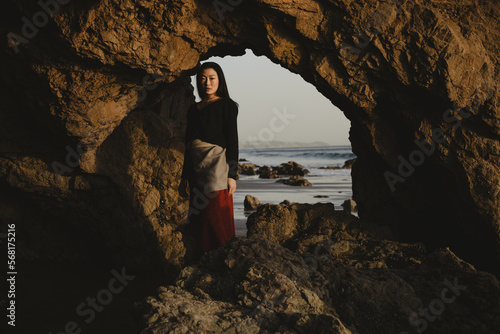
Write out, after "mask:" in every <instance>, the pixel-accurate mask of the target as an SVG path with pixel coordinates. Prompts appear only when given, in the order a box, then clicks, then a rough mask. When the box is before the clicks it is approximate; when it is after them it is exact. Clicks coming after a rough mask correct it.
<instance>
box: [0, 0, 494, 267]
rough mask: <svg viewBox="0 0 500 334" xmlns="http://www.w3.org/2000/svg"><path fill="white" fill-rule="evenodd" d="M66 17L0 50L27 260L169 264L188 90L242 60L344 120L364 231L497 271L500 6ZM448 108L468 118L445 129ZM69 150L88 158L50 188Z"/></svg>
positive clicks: (66, 13)
mask: <svg viewBox="0 0 500 334" xmlns="http://www.w3.org/2000/svg"><path fill="white" fill-rule="evenodd" d="M60 7H61V8H60V12H59V13H58V14H57V15H56V16H55V17H54V18H53V20H50V22H49V23H48V24H46V25H45V26H43V27H41V28H40V29H39V31H38V32H37V34H36V36H31V37H29V38H28V39H26V42H27V43H25V41H22V42H21V43H20V45H16V44H17V43H16V40H15V39H14V38H11V39H10V40H9V41H7V42H6V43H4V44H2V52H1V54H0V57H1V60H2V61H1V62H0V63H1V64H2V65H0V66H2V71H1V73H2V75H1V79H0V85H1V88H2V89H1V91H2V93H3V95H2V96H3V99H2V103H3V107H2V111H1V112H0V124H1V126H0V136H1V138H2V140H1V142H0V154H1V155H0V186H1V189H0V196H1V198H2V200H1V201H0V203H1V204H0V213H1V218H2V220H3V221H5V222H9V223H11V222H14V223H17V224H18V225H19V234H20V239H21V240H26V241H24V242H21V243H20V244H19V253H20V254H22V257H23V258H25V259H38V258H40V259H47V260H49V259H51V260H52V259H54V260H69V259H84V258H88V257H89V253H90V252H89V249H94V248H95V246H94V245H95V244H99V245H101V247H102V252H101V251H99V252H97V253H99V254H100V258H102V257H110V258H112V259H115V260H119V261H124V262H127V263H130V264H133V265H134V266H136V267H141V266H144V267H148V266H151V261H152V259H154V261H156V260H159V261H161V262H163V263H165V264H166V265H167V266H179V264H180V263H182V261H183V260H182V259H183V257H184V254H185V252H186V249H185V241H184V238H183V236H182V233H181V229H180V225H181V224H182V223H183V214H185V212H186V209H187V205H186V203H185V202H184V201H182V200H180V199H179V198H178V196H177V194H176V193H175V189H176V187H177V183H178V175H179V172H180V166H181V163H182V153H183V147H182V137H183V131H184V123H183V122H184V119H185V111H186V108H187V106H188V104H189V103H190V102H192V101H193V96H192V92H191V89H190V87H189V85H188V82H187V81H183V80H181V79H182V78H183V77H185V76H187V75H190V74H193V68H194V67H195V66H196V64H197V63H198V62H199V61H200V60H203V59H207V58H208V57H210V56H212V55H221V56H223V55H239V54H243V52H244V49H245V48H251V49H252V50H253V51H254V53H255V54H257V55H265V56H267V57H268V58H269V59H271V60H272V61H274V62H275V63H277V64H280V65H281V66H283V67H285V68H287V69H289V70H290V71H292V72H294V73H298V74H300V75H301V76H302V77H303V78H304V79H305V80H306V81H308V82H310V83H311V84H313V85H314V86H315V87H316V88H317V89H318V90H319V91H320V92H321V93H322V94H323V95H325V96H326V97H327V98H329V99H330V100H331V101H332V103H334V104H335V105H337V106H338V107H339V108H340V109H341V110H343V111H344V113H345V115H346V116H347V117H348V118H349V119H350V120H351V124H352V127H351V131H350V140H351V142H352V145H353V150H354V152H355V154H356V155H357V157H358V159H357V161H356V164H355V165H354V166H353V170H352V176H353V192H354V200H355V201H356V202H357V203H358V207H359V215H360V216H361V217H364V218H366V219H370V220H372V221H374V222H379V223H384V224H389V225H391V226H393V227H395V228H396V229H397V230H398V231H399V232H401V235H402V236H404V237H405V238H407V239H408V240H423V241H426V242H427V243H428V244H429V245H430V246H448V245H449V246H452V247H453V249H454V250H456V252H457V253H458V254H461V255H462V256H463V257H465V258H466V259H471V260H474V262H475V263H480V264H481V265H486V264H489V265H490V268H491V267H492V266H494V267H496V268H499V264H500V260H499V258H500V257H499V254H500V247H499V235H500V196H499V189H500V186H499V185H500V173H499V170H500V154H499V149H500V145H499V143H498V141H499V138H500V116H499V113H500V111H499V97H500V91H499V86H498V85H497V83H498V81H499V73H498V69H499V68H500V67H499V66H498V63H499V55H500V52H499V51H500V49H499V46H498V45H499V43H498V41H499V40H500V38H499V35H500V23H499V21H498V19H497V18H498V17H500V8H499V4H498V2H495V1H490V2H488V1H475V0H474V1H473V0H464V1H460V3H458V2H456V3H455V2H443V1H431V2H422V1H416V0H410V1H405V2H397V1H394V2H391V1H389V2H380V1H375V0H365V1H350V0H336V1H293V0H291V1H269V0H257V1H252V2H250V1H244V2H242V3H241V4H240V5H239V6H237V7H235V8H233V9H232V10H230V11H229V10H228V11H225V12H224V13H223V15H219V13H217V11H216V9H215V7H214V6H213V3H212V2H211V1H208V2H201V1H200V2H197V1H194V0H182V1H181V0H169V1H158V0H146V1H141V2H140V3H139V2H135V1H132V0H120V1H118V0H93V1H83V0H73V1H71V2H70V3H69V4H67V5H61V6H60ZM40 10H41V9H40V7H39V5H38V4H37V3H36V2H33V1H28V0H20V1H13V0H9V1H7V2H6V3H5V4H4V7H3V13H7V15H5V16H6V17H5V18H4V19H3V20H2V24H1V27H0V33H1V34H2V36H7V34H8V33H9V32H13V33H16V34H18V35H21V34H22V25H23V21H21V18H22V17H23V16H26V17H27V18H28V19H31V18H32V17H33V14H34V13H36V12H38V11H40ZM221 16H222V19H221ZM18 40H19V39H18ZM16 48H17V49H18V52H17V53H16V52H15V49H16ZM177 79H179V80H177ZM155 81H158V82H157V83H158V85H156V83H155ZM141 89H142V90H141ZM466 106H467V107H468V108H466V109H463V108H464V107H466ZM446 110H451V111H452V114H453V115H458V112H459V111H462V115H467V114H464V113H463V111H466V112H467V113H470V117H467V118H464V119H463V120H462V121H461V122H459V121H458V119H459V118H462V117H460V116H457V117H458V118H457V119H455V120H451V119H450V115H451V114H450V115H448V118H447V120H448V122H447V121H446V120H443V114H444V113H445V111H446ZM436 129H442V130H443V132H444V134H445V137H446V138H445V140H444V142H442V143H440V144H435V145H434V146H435V148H434V152H433V153H432V154H431V155H430V156H426V155H425V156H424V157H425V163H423V164H422V165H421V166H419V167H417V168H416V169H415V171H414V172H412V173H409V174H411V175H408V176H405V177H404V179H403V181H404V182H403V181H401V182H398V183H397V184H396V185H395V187H394V188H395V191H394V192H392V191H391V189H390V187H389V186H388V184H387V182H386V180H385V177H384V173H385V172H386V171H391V172H394V173H398V165H399V164H400V161H401V159H398V157H401V158H402V159H406V160H408V159H409V158H410V157H411V153H412V152H413V151H414V150H416V149H418V146H417V145H416V144H415V139H417V140H419V141H423V140H427V141H429V142H431V138H432V132H433V130H436ZM78 143H81V144H80V145H79V146H78ZM67 145H69V147H70V148H71V149H72V150H76V149H77V147H79V148H81V151H82V152H81V157H80V161H79V164H78V165H75V164H74V163H72V162H71V160H69V164H70V165H73V167H71V166H70V169H71V172H68V173H66V174H65V175H63V176H58V175H57V174H56V173H55V172H54V169H53V167H52V163H53V162H55V161H58V162H61V163H62V164H63V165H64V164H68V163H65V159H66V156H67V150H66V149H65V148H66V147H67ZM427 146H429V145H427ZM162 200H164V201H162ZM161 203H164V204H165V205H164V206H163V207H161V206H160V204H161ZM2 226H5V225H2ZM82 235H84V236H85V238H81V236H82ZM28 240H37V241H34V242H29V241H28ZM68 245H69V247H67V246H68ZM187 249H188V253H189V247H187ZM66 250H67V251H66ZM481 260H482V261H483V262H484V263H481Z"/></svg>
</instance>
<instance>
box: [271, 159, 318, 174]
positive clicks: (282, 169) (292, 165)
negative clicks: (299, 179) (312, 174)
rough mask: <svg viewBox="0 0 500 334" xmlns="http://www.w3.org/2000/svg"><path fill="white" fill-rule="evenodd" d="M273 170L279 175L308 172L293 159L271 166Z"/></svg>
mask: <svg viewBox="0 0 500 334" xmlns="http://www.w3.org/2000/svg"><path fill="white" fill-rule="evenodd" d="M273 170H275V171H277V172H278V174H280V175H300V176H304V175H305V174H307V173H309V171H308V170H307V169H305V168H304V167H302V165H299V164H298V163H296V162H295V161H288V162H286V163H282V164H281V165H280V166H277V167H273Z"/></svg>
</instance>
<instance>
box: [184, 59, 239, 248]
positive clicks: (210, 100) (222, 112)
mask: <svg viewBox="0 0 500 334" xmlns="http://www.w3.org/2000/svg"><path fill="white" fill-rule="evenodd" d="M196 86H197V88H198V93H199V95H200V97H201V102H199V103H194V104H193V105H191V106H190V107H189V110H188V117H187V129H186V149H185V153H184V166H183V168H182V175H181V183H180V185H179V194H180V195H181V196H183V197H188V196H189V198H190V201H189V204H190V205H189V212H188V225H187V231H188V232H189V233H190V234H191V235H192V236H193V238H194V239H195V240H196V242H197V243H198V245H199V246H200V247H201V249H203V250H204V251H205V252H208V251H210V250H213V249H216V248H218V247H219V246H222V245H224V244H225V243H226V241H227V240H229V239H231V238H232V237H234V235H235V228H234V212H233V197H232V195H233V193H234V191H235V190H236V178H237V176H236V175H237V170H238V129H237V121H236V118H237V115H238V104H237V103H236V102H234V101H233V100H232V99H231V98H230V97H229V93H228V89H227V85H226V80H225V78H224V73H223V72H222V69H221V68H220V66H219V65H218V64H216V63H214V62H205V63H203V64H202V65H201V67H200V69H199V70H198V73H197V74H196ZM188 186H189V195H188V192H187V188H188Z"/></svg>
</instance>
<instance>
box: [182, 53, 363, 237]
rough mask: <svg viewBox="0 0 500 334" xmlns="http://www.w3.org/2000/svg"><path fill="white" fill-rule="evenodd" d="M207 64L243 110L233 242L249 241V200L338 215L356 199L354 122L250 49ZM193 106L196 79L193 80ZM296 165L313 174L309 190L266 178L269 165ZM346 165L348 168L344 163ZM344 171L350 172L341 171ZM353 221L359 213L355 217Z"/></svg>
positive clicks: (310, 87) (279, 178)
mask: <svg viewBox="0 0 500 334" xmlns="http://www.w3.org/2000/svg"><path fill="white" fill-rule="evenodd" d="M204 62H215V63H217V64H219V65H220V66H221V67H222V70H223V71H224V75H225V77H226V81H227V83H228V88H229V94H230V96H231V98H232V99H233V100H235V101H236V102H237V103H238V104H239V113H238V132H239V152H240V154H239V157H240V164H242V165H245V164H246V166H250V169H247V170H243V169H242V168H241V167H244V166H241V167H240V175H239V182H238V187H237V189H236V192H235V195H234V211H235V224H236V235H237V236H244V235H246V226H245V224H246V220H247V217H248V216H249V215H250V214H251V213H252V212H253V211H254V210H252V209H248V208H245V206H244V201H245V197H246V196H247V195H250V196H253V197H256V198H257V199H258V200H259V201H260V202H261V203H271V204H279V203H280V202H282V201H284V200H289V201H291V202H297V203H310V204H313V203H318V202H322V203H333V204H334V206H335V208H336V209H337V210H342V204H343V203H344V201H346V200H350V199H352V182H351V169H350V166H351V165H352V160H353V159H355V157H356V156H355V155H354V153H353V152H352V147H351V144H350V142H349V138H348V137H349V128H350V122H349V120H348V119H347V118H346V117H345V115H344V114H343V113H342V111H341V110H340V109H338V108H337V107H336V106H335V105H333V104H332V102H331V101H330V100H328V99H327V98H326V97H325V96H324V95H322V94H321V93H319V92H318V91H317V89H316V87H314V85H312V84H310V83H308V82H306V81H305V80H304V79H303V78H302V77H301V76H300V75H298V74H294V73H292V72H291V71H289V70H287V69H285V68H283V67H282V66H280V65H278V64H275V63H273V62H272V61H271V60H269V58H267V57H266V56H256V55H255V54H254V53H253V51H252V50H251V49H246V50H245V54H244V55H241V56H224V57H219V56H212V57H210V58H208V59H206V60H205V61H202V62H201V63H204ZM190 78H191V85H192V86H193V87H194V94H195V97H196V102H198V101H199V100H200V98H199V96H200V95H199V93H198V90H197V87H196V75H192V76H191V77H190ZM289 161H293V162H296V163H298V164H299V165H301V166H302V167H303V168H304V169H307V171H308V172H306V173H305V175H300V176H302V177H303V178H305V179H306V181H308V182H307V183H306V182H304V183H303V184H308V185H311V186H293V185H285V184H283V183H282V182H280V181H284V180H287V179H288V178H289V177H290V175H279V176H277V177H276V178H274V176H273V175H271V177H270V178H267V177H261V175H260V171H262V170H263V169H259V168H261V167H262V168H265V166H267V167H270V168H273V167H275V168H277V167H278V166H280V165H281V164H285V163H288V162H289ZM346 161H347V164H346ZM344 167H345V168H344ZM354 214H356V213H354Z"/></svg>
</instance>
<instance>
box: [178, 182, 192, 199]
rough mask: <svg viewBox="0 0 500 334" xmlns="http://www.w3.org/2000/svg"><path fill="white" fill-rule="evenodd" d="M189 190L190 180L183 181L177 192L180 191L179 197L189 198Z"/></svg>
mask: <svg viewBox="0 0 500 334" xmlns="http://www.w3.org/2000/svg"><path fill="white" fill-rule="evenodd" d="M187 188H188V180H186V179H182V180H181V183H180V184H179V188H177V191H179V195H180V196H181V197H184V198H188V197H189V193H188V190H187Z"/></svg>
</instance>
